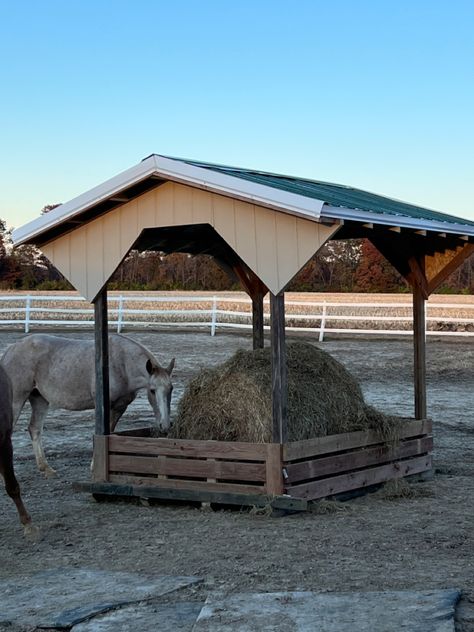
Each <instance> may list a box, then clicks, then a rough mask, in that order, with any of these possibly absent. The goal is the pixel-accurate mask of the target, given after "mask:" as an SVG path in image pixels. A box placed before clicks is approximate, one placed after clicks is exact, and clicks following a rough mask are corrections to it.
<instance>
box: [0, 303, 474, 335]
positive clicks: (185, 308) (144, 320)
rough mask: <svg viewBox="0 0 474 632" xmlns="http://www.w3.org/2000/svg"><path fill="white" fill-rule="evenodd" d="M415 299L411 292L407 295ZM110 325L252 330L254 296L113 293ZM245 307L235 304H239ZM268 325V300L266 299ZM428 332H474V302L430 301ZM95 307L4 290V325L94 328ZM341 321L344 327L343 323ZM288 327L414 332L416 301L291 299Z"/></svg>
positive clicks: (0, 321) (0, 319)
mask: <svg viewBox="0 0 474 632" xmlns="http://www.w3.org/2000/svg"><path fill="white" fill-rule="evenodd" d="M407 298H408V299H409V297H407ZM108 303H109V324H110V327H111V328H112V327H113V328H115V329H116V331H117V332H119V333H120V332H121V331H123V330H124V329H131V328H133V327H156V328H161V327H170V326H172V327H198V328H208V329H209V331H210V334H211V335H212V336H214V335H215V334H216V332H217V331H218V329H224V328H234V329H235V328H238V329H251V327H252V321H251V317H252V303H251V301H250V299H248V298H241V297H235V298H234V297H232V298H229V297H222V296H217V295H216V296H194V295H191V296H143V297H142V296H127V295H119V296H113V295H109V298H108ZM134 305H135V306H134ZM236 305H237V306H242V309H235V306H236ZM265 306H266V313H265V318H264V322H265V329H268V328H269V326H268V322H269V313H268V301H265ZM426 308H427V309H426V325H427V335H436V336H474V303H473V304H470V303H427V304H426ZM93 324H94V310H93V308H92V307H91V306H90V304H89V303H87V302H86V301H85V299H83V298H81V297H78V296H56V295H37V294H31V295H24V294H18V295H13V294H9V295H5V296H1V295H0V327H1V326H4V327H10V328H12V327H14V328H16V327H18V328H21V329H23V331H24V332H25V333H28V332H30V331H31V330H32V329H36V328H38V329H39V328H40V327H45V326H46V327H56V326H60V327H63V328H64V327H91V326H93ZM338 325H339V326H338ZM286 328H287V330H289V331H291V330H297V331H305V332H313V333H315V334H318V337H319V341H323V340H324V336H325V335H330V334H351V335H355V334H363V335H399V336H404V335H411V334H412V333H413V331H412V306H411V302H408V301H407V302H385V303H383V302H357V301H351V302H330V301H318V302H310V301H291V300H289V301H286Z"/></svg>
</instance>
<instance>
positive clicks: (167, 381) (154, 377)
mask: <svg viewBox="0 0 474 632" xmlns="http://www.w3.org/2000/svg"><path fill="white" fill-rule="evenodd" d="M173 369H174V358H173V359H172V360H171V362H170V364H169V366H168V368H166V369H164V368H163V367H161V366H158V365H157V364H154V363H153V362H152V361H151V360H148V361H147V363H146V370H147V372H148V375H149V381H148V387H147V395H148V401H149V402H150V405H151V407H152V408H153V412H154V413H155V424H156V428H157V430H159V431H161V432H164V431H166V430H168V429H169V427H170V406H171V393H172V391H173V385H172V384H171V374H172V372H173Z"/></svg>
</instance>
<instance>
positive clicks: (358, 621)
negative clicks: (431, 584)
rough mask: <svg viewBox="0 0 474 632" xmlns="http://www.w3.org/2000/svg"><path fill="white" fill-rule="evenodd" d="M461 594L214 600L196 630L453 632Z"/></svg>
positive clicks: (256, 596) (288, 595) (238, 596)
mask: <svg viewBox="0 0 474 632" xmlns="http://www.w3.org/2000/svg"><path fill="white" fill-rule="evenodd" d="M459 597H460V592H459V591H458V590H454V589H453V590H427V591H386V592H385V591H384V592H367V593H315V592H281V593H258V594H252V593H248V594H246V593H241V594H235V595H229V596H225V597H219V596H210V597H208V599H207V600H206V604H205V606H204V608H203V609H202V611H201V614H200V615H199V618H198V620H197V622H196V625H195V626H194V628H193V632H254V631H255V630H258V631H259V632H280V631H281V632H283V631H285V632H288V630H292V631H293V632H354V630H357V632H373V631H374V630H377V632H401V631H404V632H454V609H455V605H456V603H457V601H458V600H459Z"/></svg>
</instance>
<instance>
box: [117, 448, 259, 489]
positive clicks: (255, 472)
mask: <svg viewBox="0 0 474 632" xmlns="http://www.w3.org/2000/svg"><path fill="white" fill-rule="evenodd" d="M109 471H110V472H130V473H133V474H155V475H164V476H186V477H194V478H215V479H229V480H242V481H259V482H262V483H263V482H264V481H265V479H266V478H265V475H266V472H265V465H264V464H263V463H242V462H239V461H216V460H215V459H212V460H211V459H209V460H205V459H203V460H201V459H183V458H172V457H166V456H158V457H157V456H137V455H121V454H110V455H109Z"/></svg>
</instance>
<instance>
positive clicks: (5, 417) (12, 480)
mask: <svg viewBox="0 0 474 632" xmlns="http://www.w3.org/2000/svg"><path fill="white" fill-rule="evenodd" d="M12 430H13V408H12V385H11V383H10V379H9V377H8V375H7V374H6V372H5V370H4V369H3V368H2V367H1V366H0V474H1V475H2V476H3V480H4V483H5V490H6V492H7V494H8V495H9V496H10V498H11V499H12V500H13V502H14V503H15V505H16V509H17V511H18V516H19V518H20V522H21V524H22V525H23V529H24V532H25V535H26V536H29V537H32V536H34V535H35V534H36V533H37V529H36V527H34V526H33V523H32V520H31V516H30V514H29V513H28V511H27V510H26V507H25V505H24V504H23V500H22V498H21V493H20V485H19V484H18V481H17V480H16V477H15V470H14V468H13V446H12Z"/></svg>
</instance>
